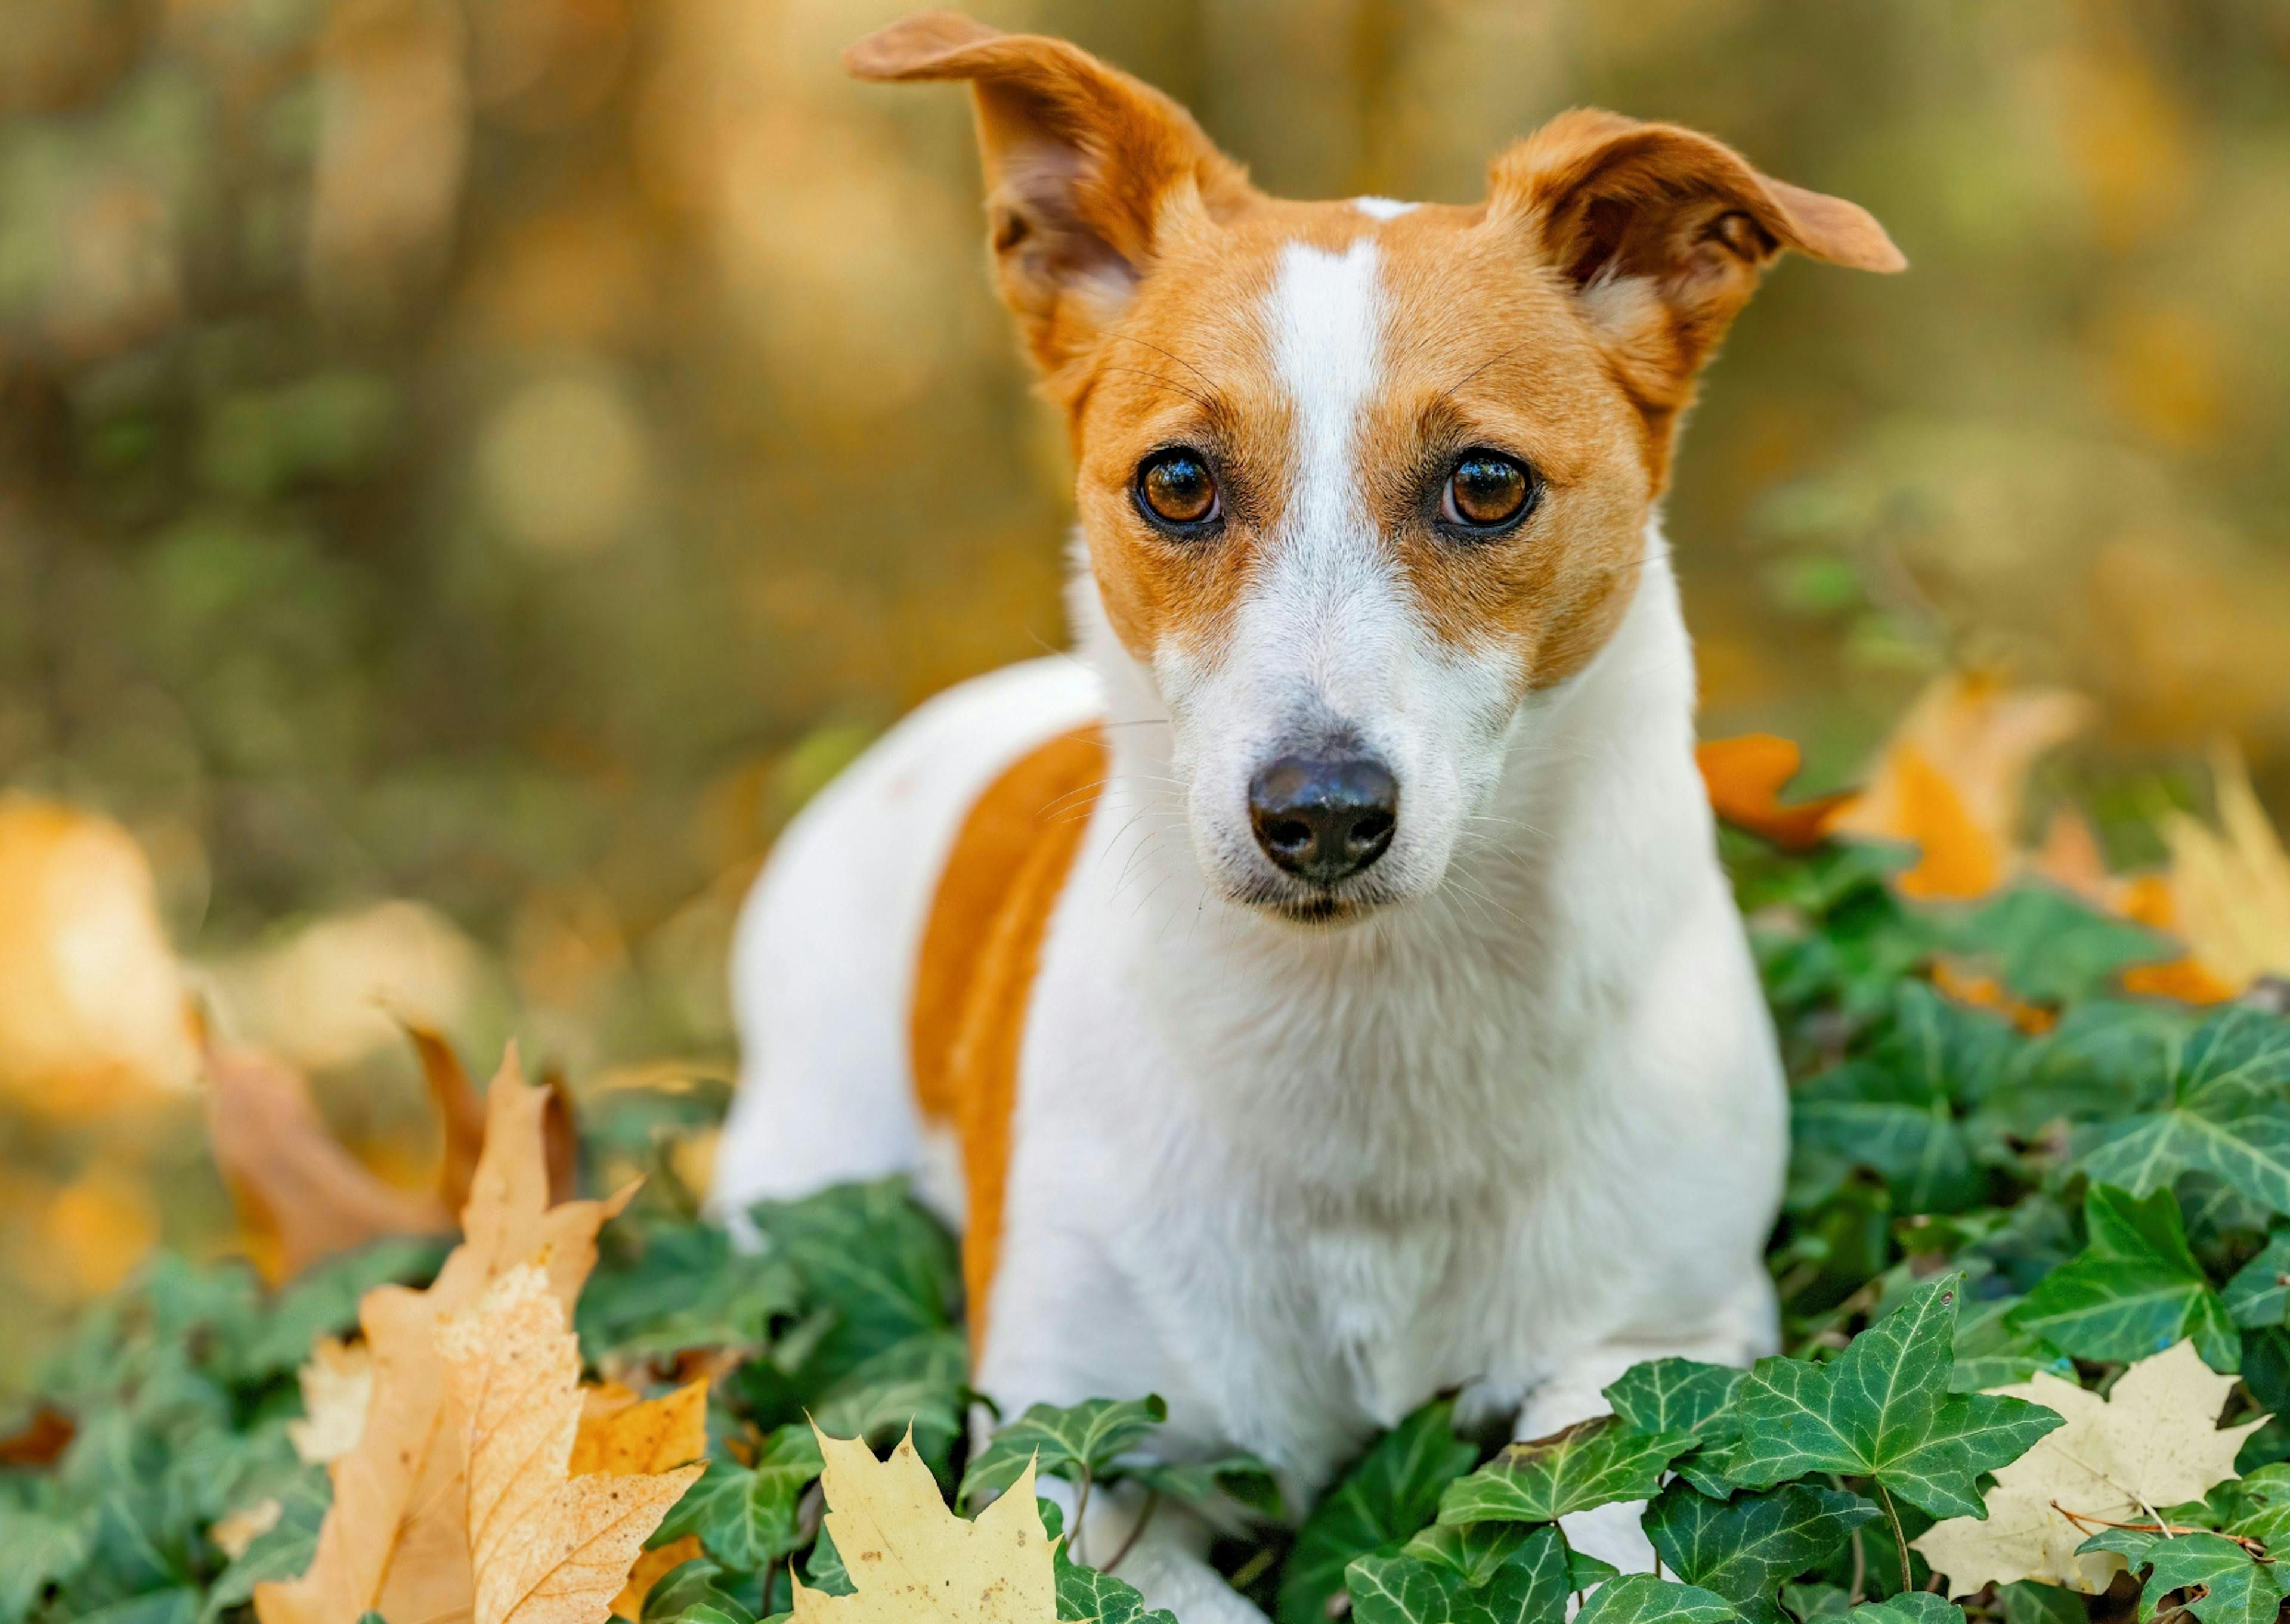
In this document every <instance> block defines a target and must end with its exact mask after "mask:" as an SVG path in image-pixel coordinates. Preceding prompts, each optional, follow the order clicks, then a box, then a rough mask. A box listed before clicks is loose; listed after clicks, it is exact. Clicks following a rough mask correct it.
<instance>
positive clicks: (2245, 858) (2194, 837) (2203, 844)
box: [2163, 746, 2290, 993]
mask: <svg viewBox="0 0 2290 1624" xmlns="http://www.w3.org/2000/svg"><path fill="white" fill-rule="evenodd" d="M2211 772H2212V775H2213V778H2214V781H2215V783H2216V785H2217V804H2218V814H2219V828H2218V830H2216V831H2215V832H2214V831H2213V830H2212V829H2211V828H2208V827H2206V825H2204V824H2203V823H2201V822H2200V821H2198V820H2196V819H2194V818H2191V817H2189V816H2188V815H2187V814H2186V813H2184V812H2174V813H2173V814H2172V815H2171V816H2169V817H2168V818H2166V819H2165V820H2164V822H2163V839H2164V842H2165V844H2167V845H2168V846H2169V847H2170V851H2171V867H2170V875H2169V886H2170V897H2171V912H2172V916H2173V918H2172V924H2173V925H2174V927H2175V928H2176V930H2177V931H2178V932H2179V934H2180V935H2181V936H2182V937H2183V938H2184V939H2185V940H2186V943H2187V946H2188V948H2189V949H2190V955H2191V956H2192V958H2193V960H2194V962H2195V963H2196V964H2198V965H2200V966H2201V967H2202V969H2203V970H2204V971H2205V972H2207V973H2208V974H2209V975H2210V976H2212V977H2213V978H2214V979H2215V980H2217V981H2218V982H2219V983H2220V984H2222V986H2223V987H2225V988H2227V989H2228V990H2229V992H2230V993H2234V992H2239V991H2241V990H2242V989H2243V988H2246V987H2247V986H2249V985H2250V984H2251V983H2252V982H2253V981H2254V980H2258V979H2259V978H2260V977H2261V976H2267V975H2290V853H2286V852H2284V851H2283V849H2282V836H2280V835H2278V833H2276V832H2275V828H2274V825H2273V824H2272V822H2270V820H2268V818H2267V816H2266V809H2265V808H2264V807H2262V806H2261V805H2260V804H2259V803H2258V796H2257V793H2256V792H2255V791H2254V790H2253V789H2252V788H2251V787H2250V772H2249V770H2248V769H2247V768H2246V767H2245V766H2244V765H2243V762H2242V757H2241V756H2238V755H2237V754H2236V753H2235V752H2234V751H2233V750H2231V749H2230V748H2225V747H2223V746H2222V747H2221V748H2219V750H2218V751H2217V753H2216V755H2215V756H2214V758H2213V764H2212V768H2211Z"/></svg>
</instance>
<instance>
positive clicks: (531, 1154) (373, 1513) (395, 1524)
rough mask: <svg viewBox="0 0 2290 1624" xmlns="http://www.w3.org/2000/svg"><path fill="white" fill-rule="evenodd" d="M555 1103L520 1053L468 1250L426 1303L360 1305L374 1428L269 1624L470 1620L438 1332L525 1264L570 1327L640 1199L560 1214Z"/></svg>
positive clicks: (455, 1455)
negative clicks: (609, 1239) (553, 1179)
mask: <svg viewBox="0 0 2290 1624" xmlns="http://www.w3.org/2000/svg"><path fill="white" fill-rule="evenodd" d="M548 1098H549V1096H548V1093H547V1092H545V1091H543V1090H540V1089H537V1088H528V1087H526V1086H525V1084H524V1080H523V1078H522V1076H521V1075H520V1074H519V1071H518V1068H517V1064H516V1052H515V1051H514V1050H512V1051H511V1052H509V1054H508V1057H507V1058H506V1059H505V1060H503V1061H502V1064H501V1069H500V1075H499V1076H496V1077H495V1078H494V1080H493V1084H492V1088H491V1089H490V1090H489V1091H488V1092H487V1093H486V1096H485V1140H484V1153H483V1154H482V1155H481V1156H479V1158H478V1161H477V1165H476V1174H475V1177H474V1178H473V1180H471V1184H470V1191H469V1201H468V1205H467V1206H466V1207H465V1208H463V1209H462V1213H461V1228H462V1240H461V1244H460V1245H459V1246H456V1247H455V1248H454V1249H453V1251H452V1253H451V1254H450V1255H449V1256H448V1257H447V1258H446V1260H445V1263H444V1267H443V1268H441V1269H440V1270H439V1271H438V1274H437V1278H436V1281H435V1282H434V1283H433V1284H431V1285H430V1287H429V1288H428V1290H427V1291H422V1292H416V1291H411V1290H409V1289H407V1288H406V1287H404V1286H397V1285H385V1286H378V1287H376V1288H375V1289H374V1290H372V1291H371V1292H367V1293H366V1294H365V1296H364V1298H363V1299H362V1300H360V1301H359V1304H358V1324H359V1328H360V1329H361V1330H362V1331H363V1332H364V1333H365V1345H366V1347H367V1348H369V1349H370V1350H371V1356H372V1373H373V1389H372V1397H371V1398H370V1399H369V1400H368V1402H367V1404H366V1410H365V1423H364V1427H363V1428H361V1430H360V1432H359V1436H358V1440H357V1444H356V1447H355V1448H353V1449H352V1450H350V1451H349V1452H348V1453H347V1454H345V1455H342V1456H341V1457H340V1458H339V1459H337V1460H334V1461H333V1462H332V1464H331V1465H330V1466H329V1467H328V1468H327V1475H328V1476H329V1477H330V1478H331V1479H332V1483H333V1489H334V1499H333V1505H332V1508H330V1509H329V1510H328V1511H327V1513H326V1520H325V1522H324V1524H323V1525H322V1526H321V1527H320V1529H319V1531H318V1548H317V1553H316V1556H315V1557H314V1558H313V1560H312V1562H311V1564H310V1566H309V1568H308V1570H307V1571H305V1572H304V1573H303V1574H302V1576H301V1577H300V1578H299V1579H295V1580H284V1581H280V1582H274V1583H268V1584H263V1585H260V1586H258V1587H257V1588H256V1590H255V1594H254V1606H255V1612H256V1616H257V1617H258V1618H259V1619H260V1620H261V1624H356V1620H357V1619H358V1618H360V1617H361V1616H362V1615H364V1613H366V1612H379V1613H380V1614H381V1615H382V1616H383V1617H385V1618H389V1619H420V1620H458V1619H466V1618H468V1617H469V1616H470V1607H471V1603H472V1597H473V1595H474V1582H475V1581H474V1578H473V1572H472V1568H471V1561H470V1550H471V1544H470V1535H469V1530H468V1522H467V1517H466V1511H465V1507H466V1502H467V1494H468V1490H467V1482H466V1471H465V1467H466V1461H465V1459H464V1452H463V1446H462V1443H461V1439H460V1434H459V1431H458V1429H457V1428H456V1427H455V1426H454V1425H453V1424H452V1417H451V1415H450V1413H449V1411H448V1405H447V1391H446V1382H447V1372H446V1364H445V1359H444V1353H443V1352H442V1350H441V1349H440V1348H439V1342H438V1332H439V1331H440V1329H441V1327H442V1326H443V1325H444V1324H445V1322H446V1321H448V1320H449V1319H451V1318H452V1317H453V1316H456V1315H458V1314H460V1313H463V1312H465V1311H466V1310H468V1308H471V1307H472V1306H473V1305H475V1304H476V1302H477V1301H479V1300H481V1299H482V1298H483V1297H484V1294H485V1292H486V1291H487V1289H488V1288H489V1287H490V1286H491V1285H492V1284H493V1282H495V1281H496V1280H498V1279H500V1278H501V1277H502V1276H506V1275H507V1274H508V1273H509V1272H510V1271H511V1270H513V1269H516V1268H520V1267H522V1266H524V1265H527V1264H534V1265H535V1266H536V1267H537V1268H539V1269H540V1271H541V1272H542V1273H543V1274H544V1275H545V1276H546V1277H547V1280H548V1289H549V1292H550V1293H551V1294H552V1295H553V1296H554V1298H555V1299H556V1302H557V1303H558V1304H559V1305H560V1307H561V1308H563V1309H564V1311H565V1312H566V1313H568V1314H569V1313H570V1311H571V1309H572V1306H573V1302H574V1301H575V1300H577V1299H578V1297H579V1296H580V1292H581V1285H582V1284H583V1283H585V1282H586V1281H587V1279H588V1277H589V1269H590V1268H593V1267H594V1266H595V1264H596V1260H597V1229H598V1228H601V1227H602V1226H603V1224H604V1222H605V1220H606V1219H607V1218H610V1217H611V1216H612V1215H613V1213H614V1212H618V1211H619V1210H620V1207H621V1204H623V1203H624V1202H625V1201H626V1199H627V1196H628V1194H629V1192H627V1191H623V1192H621V1195H619V1196H614V1197H613V1199H612V1200H610V1201H567V1202H562V1203H559V1204H556V1205H554V1206H552V1205H550V1204H549V1198H548V1159H547V1155H546V1152H545V1150H544V1148H543V1129H542V1116H543V1114H544V1113H545V1112H546V1110H547V1109H548ZM576 1420H577V1417H576Z"/></svg>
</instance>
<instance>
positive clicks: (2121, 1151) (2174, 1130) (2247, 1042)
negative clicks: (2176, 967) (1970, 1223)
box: [2079, 1006, 2290, 1212]
mask: <svg viewBox="0 0 2290 1624" xmlns="http://www.w3.org/2000/svg"><path fill="white" fill-rule="evenodd" d="M2286 1086H2290V1022H2285V1021H2282V1020H2278V1019H2276V1018H2275V1017H2274V1016H2271V1015H2269V1014H2267V1013H2265V1012H2262V1011H2259V1010H2254V1009H2248V1008H2244V1007H2241V1006H2236V1007H2234V1008H2230V1009H2228V1010H2225V1011H2223V1012H2221V1013H2219V1014H2217V1015H2214V1016H2213V1017H2212V1018H2211V1019H2210V1020H2207V1021H2206V1022H2204V1023H2203V1025H2202V1027H2201V1028H2199V1029H2198V1030H2197V1032H2196V1033H2195V1035H2194V1036H2192V1037H2190V1038H2189V1039H2188V1040H2187V1044H2186V1047H2185V1049H2184V1051H2183V1052H2182V1054H2181V1055H2180V1058H2179V1063H2178V1065H2177V1066H2176V1067H2175V1068H2173V1070H2172V1073H2171V1078H2170V1087H2169V1092H2168V1095H2167V1097H2166V1100H2165V1101H2164V1103H2163V1108H2161V1109H2159V1110H2155V1111H2148V1112H2142V1113H2141V1114H2140V1115H2138V1116H2132V1117H2129V1118H2127V1119H2126V1120H2125V1121H2122V1122H2120V1123H2118V1124H2115V1125H2114V1126H2113V1127H2112V1128H2111V1129H2110V1130H2109V1132H2108V1133H2107V1136H2106V1138H2105V1139H2104V1140H2102V1143H2101V1144H2100V1145H2099V1146H2098V1147H2097V1148H2094V1149H2092V1150H2090V1151H2088V1152H2086V1154H2085V1156H2084V1157H2083V1159H2082V1161H2081V1162H2080V1164H2079V1165H2080V1166H2081V1168H2082V1170H2083V1171H2084V1172H2086V1174H2088V1175H2089V1176H2090V1178H2091V1179H2092V1180H2093V1181H2094V1182H2095V1183H2104V1184H2113V1185H2118V1186H2120V1187H2121V1188H2125V1189H2127V1190H2129V1191H2130V1192H2131V1193H2132V1194H2133V1195H2134V1196H2145V1195H2149V1194H2150V1193H2152V1192H2153V1191H2155V1190H2158V1189H2160V1188H2164V1187H2165V1186H2166V1185H2168V1184H2169V1183H2171V1181H2172V1180H2174V1179H2176V1178H2178V1177H2179V1176H2180V1175H2181V1174H2182V1173H2187V1172H2206V1173H2209V1174H2210V1175H2212V1176H2213V1177H2214V1178H2215V1179H2217V1180H2220V1181H2221V1182H2222V1183H2224V1184H2227V1185H2230V1186H2231V1187H2232V1188H2235V1189H2237V1190H2238V1191H2240V1192H2241V1193H2242V1194H2243V1195H2245V1196H2248V1197H2250V1199H2251V1200H2253V1201H2255V1202H2257V1203H2259V1204H2261V1205H2262V1206H2264V1207H2265V1208H2266V1209H2267V1210H2268V1211H2269V1212H2290V1108H2286V1107H2285V1106H2284V1105H2283V1104H2282V1102H2281V1094H2282V1091H2283V1090H2284V1088H2285V1087H2286Z"/></svg>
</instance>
